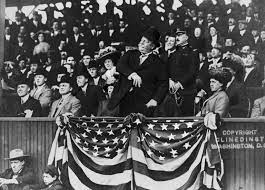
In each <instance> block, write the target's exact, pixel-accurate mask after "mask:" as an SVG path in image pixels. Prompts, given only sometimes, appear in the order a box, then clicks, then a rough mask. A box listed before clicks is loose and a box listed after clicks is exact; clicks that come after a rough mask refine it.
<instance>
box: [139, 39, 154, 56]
mask: <svg viewBox="0 0 265 190" xmlns="http://www.w3.org/2000/svg"><path fill="white" fill-rule="evenodd" d="M138 48H139V51H140V52H141V53H143V54H146V53H150V52H151V51H152V50H153V49H154V48H155V45H154V44H153V42H151V41H150V40H148V39H147V38H146V37H144V36H143V37H142V39H141V41H140V42H139V44H138Z"/></svg>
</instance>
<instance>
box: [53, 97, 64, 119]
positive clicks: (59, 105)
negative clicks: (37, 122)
mask: <svg viewBox="0 0 265 190" xmlns="http://www.w3.org/2000/svg"><path fill="white" fill-rule="evenodd" d="M62 103H63V99H61V100H60V101H59V103H58V105H57V107H56V109H55V111H54V112H53V115H52V117H55V116H56V113H57V111H58V109H59V107H61V105H62Z"/></svg>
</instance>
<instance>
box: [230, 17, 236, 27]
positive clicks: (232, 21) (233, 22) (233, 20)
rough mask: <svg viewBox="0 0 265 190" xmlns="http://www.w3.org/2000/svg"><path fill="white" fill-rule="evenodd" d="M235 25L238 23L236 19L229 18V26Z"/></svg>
mask: <svg viewBox="0 0 265 190" xmlns="http://www.w3.org/2000/svg"><path fill="white" fill-rule="evenodd" d="M235 24H236V21H235V19H234V18H229V19H228V25H229V26H233V25H235Z"/></svg>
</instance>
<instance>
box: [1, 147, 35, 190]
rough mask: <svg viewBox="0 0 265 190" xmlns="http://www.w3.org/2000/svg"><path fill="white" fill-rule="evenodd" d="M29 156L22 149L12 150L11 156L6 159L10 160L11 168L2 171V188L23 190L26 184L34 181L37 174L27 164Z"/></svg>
mask: <svg viewBox="0 0 265 190" xmlns="http://www.w3.org/2000/svg"><path fill="white" fill-rule="evenodd" d="M27 157H29V156H28V155H25V154H24V152H23V150H21V149H14V150H11V151H10V153H9V158H6V159H5V160H9V161H10V165H11V168H8V169H7V170H5V171H4V172H3V173H0V189H1V190H6V189H8V190H22V189H24V187H25V186H27V185H30V184H33V183H34V181H35V175H34V173H33V170H32V168H30V167H28V166H27V164H26V160H27Z"/></svg>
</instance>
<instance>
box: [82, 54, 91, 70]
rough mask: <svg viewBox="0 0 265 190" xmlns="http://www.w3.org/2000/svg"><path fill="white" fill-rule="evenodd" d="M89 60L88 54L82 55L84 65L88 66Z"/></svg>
mask: <svg viewBox="0 0 265 190" xmlns="http://www.w3.org/2000/svg"><path fill="white" fill-rule="evenodd" d="M90 61H91V57H90V56H89V55H84V56H83V63H84V65H85V66H86V67H88V65H89V63H90Z"/></svg>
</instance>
